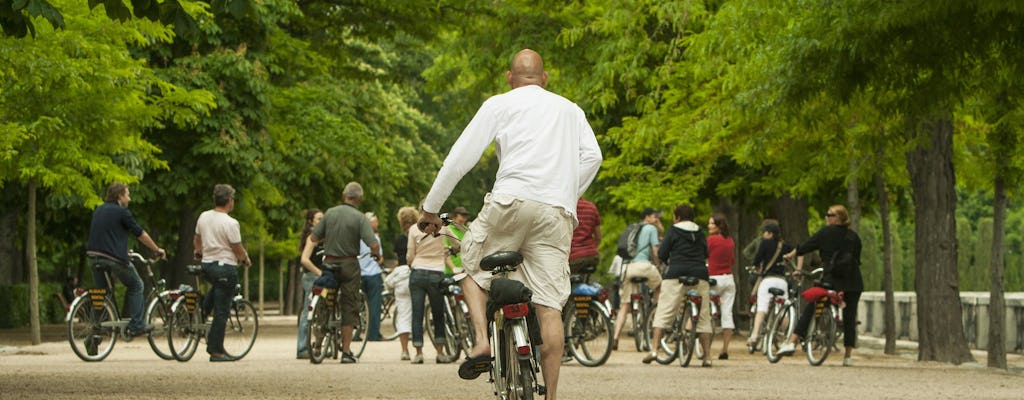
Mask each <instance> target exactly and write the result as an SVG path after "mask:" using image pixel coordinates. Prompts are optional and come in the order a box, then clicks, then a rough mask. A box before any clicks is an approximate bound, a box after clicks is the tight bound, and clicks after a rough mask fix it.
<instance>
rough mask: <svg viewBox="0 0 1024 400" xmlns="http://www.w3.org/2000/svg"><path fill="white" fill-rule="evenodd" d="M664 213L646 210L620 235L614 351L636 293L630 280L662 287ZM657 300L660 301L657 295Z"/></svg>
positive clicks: (651, 209) (617, 345) (617, 346)
mask: <svg viewBox="0 0 1024 400" xmlns="http://www.w3.org/2000/svg"><path fill="white" fill-rule="evenodd" d="M660 219H661V212H659V211H658V210H655V209H653V208H650V207H648V208H645V209H644V211H643V212H642V213H641V214H640V222H636V223H632V224H629V226H627V227H626V229H625V230H624V231H623V232H622V234H621V235H619V244H618V249H617V252H618V255H619V256H620V257H622V274H621V278H622V279H621V281H620V282H621V284H620V285H619V286H620V288H619V299H620V301H619V312H618V315H619V317H618V318H616V319H615V334H614V337H615V339H614V340H612V349H615V350H618V349H619V333H621V332H622V326H623V325H625V323H626V315H629V313H630V310H629V307H630V304H629V298H630V296H632V294H633V286H634V285H632V284H630V283H629V280H630V279H631V278H633V277H645V278H647V286H648V287H650V288H651V290H653V291H657V288H658V287H659V286H661V273H660V272H659V271H658V267H657V265H658V264H659V263H660V262H659V261H658V228H657V225H656V224H658V222H659V220H660ZM653 298H655V299H656V298H658V296H657V295H656V294H655V295H653Z"/></svg>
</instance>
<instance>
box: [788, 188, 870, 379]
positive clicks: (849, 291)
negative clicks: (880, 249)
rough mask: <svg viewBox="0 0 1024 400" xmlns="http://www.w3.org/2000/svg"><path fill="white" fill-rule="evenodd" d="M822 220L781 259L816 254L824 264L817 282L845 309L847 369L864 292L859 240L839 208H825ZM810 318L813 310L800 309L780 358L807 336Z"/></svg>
mask: <svg viewBox="0 0 1024 400" xmlns="http://www.w3.org/2000/svg"><path fill="white" fill-rule="evenodd" d="M825 220H826V221H827V223H828V224H827V225H825V227H824V228H821V229H820V230H818V232H815V233H814V235H813V236H811V238H810V239H807V241H806V242H804V243H802V244H800V246H797V248H796V249H794V250H793V251H790V252H789V253H787V254H786V255H785V257H786V258H789V259H791V258H793V257H794V256H802V255H804V254H807V253H810V252H812V251H815V250H817V251H818V254H819V255H820V256H821V259H822V260H823V261H824V263H825V265H824V269H825V273H824V275H823V276H822V278H821V280H822V281H823V282H825V283H828V284H831V285H832V288H833V289H834V290H836V291H842V292H844V293H843V296H844V302H845V303H846V305H845V307H843V346H844V347H845V348H846V356H845V358H843V366H846V367H848V366H850V365H851V361H850V356H851V355H852V354H853V349H854V348H855V347H857V304H858V303H859V302H860V294H861V292H863V291H864V279H863V278H862V277H861V274H860V250H861V243H860V236H857V233H856V232H854V231H853V230H851V229H850V214H849V213H848V212H847V211H846V207H844V206H842V205H834V206H832V207H829V208H828V211H827V212H826V213H825ZM802 267H803V257H799V258H797V268H796V270H797V273H799V272H800V271H801V268H802ZM811 318H814V307H804V311H803V313H802V314H801V315H800V320H799V321H798V322H797V324H796V331H795V332H794V333H793V335H791V336H790V337H789V341H788V342H787V343H786V344H785V345H784V346H782V348H780V349H779V354H780V355H790V354H793V352H794V351H795V350H796V344H797V343H798V341H799V340H800V338H802V337H804V336H805V335H806V334H807V327H808V325H810V323H811Z"/></svg>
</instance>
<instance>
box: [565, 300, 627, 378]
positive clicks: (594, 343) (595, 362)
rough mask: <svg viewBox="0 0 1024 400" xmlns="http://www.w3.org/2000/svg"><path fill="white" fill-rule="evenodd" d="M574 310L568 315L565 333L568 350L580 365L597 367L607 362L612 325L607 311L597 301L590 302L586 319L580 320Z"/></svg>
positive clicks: (610, 353)
mask: <svg viewBox="0 0 1024 400" xmlns="http://www.w3.org/2000/svg"><path fill="white" fill-rule="evenodd" d="M580 316H581V315H578V314H577V313H576V312H575V310H573V312H572V313H571V314H570V315H569V323H568V328H567V330H566V333H567V335H566V336H568V337H569V342H568V343H567V344H568V345H569V349H570V350H571V351H572V355H573V357H574V358H576V361H579V363H580V365H583V366H586V367H597V366H600V365H602V364H604V363H605V362H607V361H608V357H610V356H611V355H612V334H611V333H612V331H613V330H614V329H615V327H614V325H613V324H612V320H611V317H609V315H608V310H605V308H604V306H603V305H601V303H598V302H597V301H593V300H591V301H590V307H589V309H588V310H587V314H586V318H580Z"/></svg>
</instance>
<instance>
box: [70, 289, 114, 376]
mask: <svg viewBox="0 0 1024 400" xmlns="http://www.w3.org/2000/svg"><path fill="white" fill-rule="evenodd" d="M103 311H104V312H102V313H100V314H101V315H103V316H105V317H102V316H101V317H100V321H97V320H96V315H95V313H94V312H93V308H92V301H91V300H90V299H89V297H88V295H86V297H85V298H83V299H82V300H80V301H79V302H78V304H75V305H73V306H72V307H71V309H70V310H68V314H69V316H68V317H66V319H67V334H68V344H69V345H71V350H72V351H74V353H75V355H76V356H78V358H80V359H82V361H87V362H99V361H103V360H104V359H106V358H107V356H109V355H110V353H112V352H113V351H114V345H115V344H117V339H118V336H120V335H119V334H118V333H117V330H116V329H113V328H110V330H109V334H106V336H105V337H106V338H107V340H106V342H107V345H106V347H104V349H103V351H97V352H96V354H95V355H89V352H88V350H87V349H86V348H79V346H78V341H77V340H76V338H77V337H78V336H79V335H78V334H76V331H78V330H79V329H76V327H77V328H80V329H81V328H83V327H84V328H87V329H88V333H86V334H85V339H86V341H90V340H92V338H93V337H95V336H96V335H95V334H94V332H95V331H97V330H104V329H103V328H102V327H100V328H97V327H96V325H99V324H102V323H103V321H102V320H104V319H109V320H110V321H114V318H112V317H111V316H113V317H117V316H118V314H117V307H114V305H113V303H111V302H110V299H105V300H104V301H103ZM79 314H81V315H79ZM79 318H85V319H86V320H87V322H86V323H85V325H84V326H77V325H76V320H77V321H78V323H79V324H81V319H79ZM101 342H102V340H101ZM83 346H85V343H83Z"/></svg>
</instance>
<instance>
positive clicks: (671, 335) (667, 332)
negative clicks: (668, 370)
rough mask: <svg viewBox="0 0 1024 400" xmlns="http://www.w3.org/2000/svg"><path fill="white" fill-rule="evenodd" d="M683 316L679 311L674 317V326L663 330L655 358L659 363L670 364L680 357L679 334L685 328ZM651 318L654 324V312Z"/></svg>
mask: <svg viewBox="0 0 1024 400" xmlns="http://www.w3.org/2000/svg"><path fill="white" fill-rule="evenodd" d="M681 318H682V317H681V314H679V313H677V314H676V317H675V318H674V319H672V326H670V327H668V328H664V329H662V330H661V340H659V341H658V347H657V356H656V357H655V358H654V361H657V362H658V364H661V365H669V364H672V362H673V361H675V360H676V358H677V357H679V334H680V332H682V329H683V324H682V319H681ZM649 319H650V320H651V324H653V320H654V314H651V317H650V318H649ZM652 326H653V325H652ZM651 345H654V343H651Z"/></svg>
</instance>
